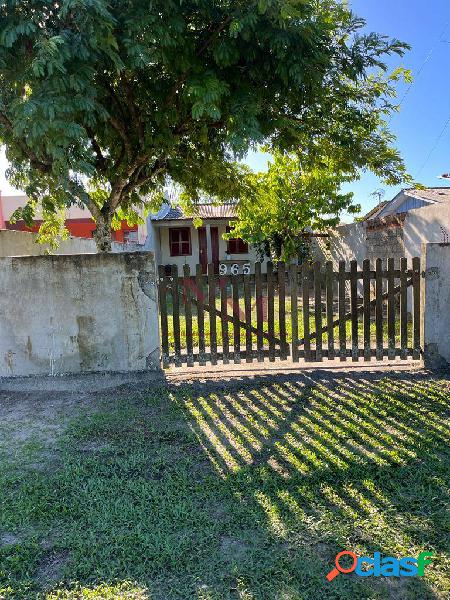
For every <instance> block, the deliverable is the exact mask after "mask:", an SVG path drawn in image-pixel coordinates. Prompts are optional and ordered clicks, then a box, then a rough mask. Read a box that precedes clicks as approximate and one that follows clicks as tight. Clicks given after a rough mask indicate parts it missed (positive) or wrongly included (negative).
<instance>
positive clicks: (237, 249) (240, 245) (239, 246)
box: [227, 227, 248, 254]
mask: <svg viewBox="0 0 450 600" xmlns="http://www.w3.org/2000/svg"><path fill="white" fill-rule="evenodd" d="M230 231H233V229H232V228H231V227H227V233H230ZM227 254H248V244H247V242H244V240H241V238H231V239H229V240H228V241H227Z"/></svg>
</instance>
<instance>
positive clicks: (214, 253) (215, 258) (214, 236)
mask: <svg viewBox="0 0 450 600" xmlns="http://www.w3.org/2000/svg"><path fill="white" fill-rule="evenodd" d="M211 258H212V263H213V265H214V273H216V274H217V273H218V272H219V228H218V227H211Z"/></svg>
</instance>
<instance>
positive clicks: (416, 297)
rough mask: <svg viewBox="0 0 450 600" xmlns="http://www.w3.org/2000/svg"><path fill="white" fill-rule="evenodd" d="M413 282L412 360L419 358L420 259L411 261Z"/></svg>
mask: <svg viewBox="0 0 450 600" xmlns="http://www.w3.org/2000/svg"><path fill="white" fill-rule="evenodd" d="M412 270H413V275H412V280H413V358H414V359H415V360H418V359H419V358H420V258H417V257H416V258H413V261H412Z"/></svg>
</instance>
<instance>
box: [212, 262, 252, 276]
mask: <svg viewBox="0 0 450 600" xmlns="http://www.w3.org/2000/svg"><path fill="white" fill-rule="evenodd" d="M228 267H229V269H230V274H231V275H239V272H240V270H241V265H239V264H238V263H234V264H231V265H226V264H225V263H221V264H220V265H219V275H227V274H228ZM242 274H243V275H250V264H249V263H245V265H242Z"/></svg>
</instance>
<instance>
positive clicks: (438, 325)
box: [422, 244, 450, 369]
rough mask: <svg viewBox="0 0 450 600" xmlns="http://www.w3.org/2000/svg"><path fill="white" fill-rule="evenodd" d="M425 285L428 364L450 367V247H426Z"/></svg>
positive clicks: (423, 311) (424, 324)
mask: <svg viewBox="0 0 450 600" xmlns="http://www.w3.org/2000/svg"><path fill="white" fill-rule="evenodd" d="M422 262H423V269H424V271H425V277H424V280H423V281H424V285H422V339H423V343H424V363H425V367H427V368H430V369H442V368H444V369H448V368H449V367H450V308H449V307H450V244H426V246H425V247H424V253H423V261H422Z"/></svg>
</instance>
